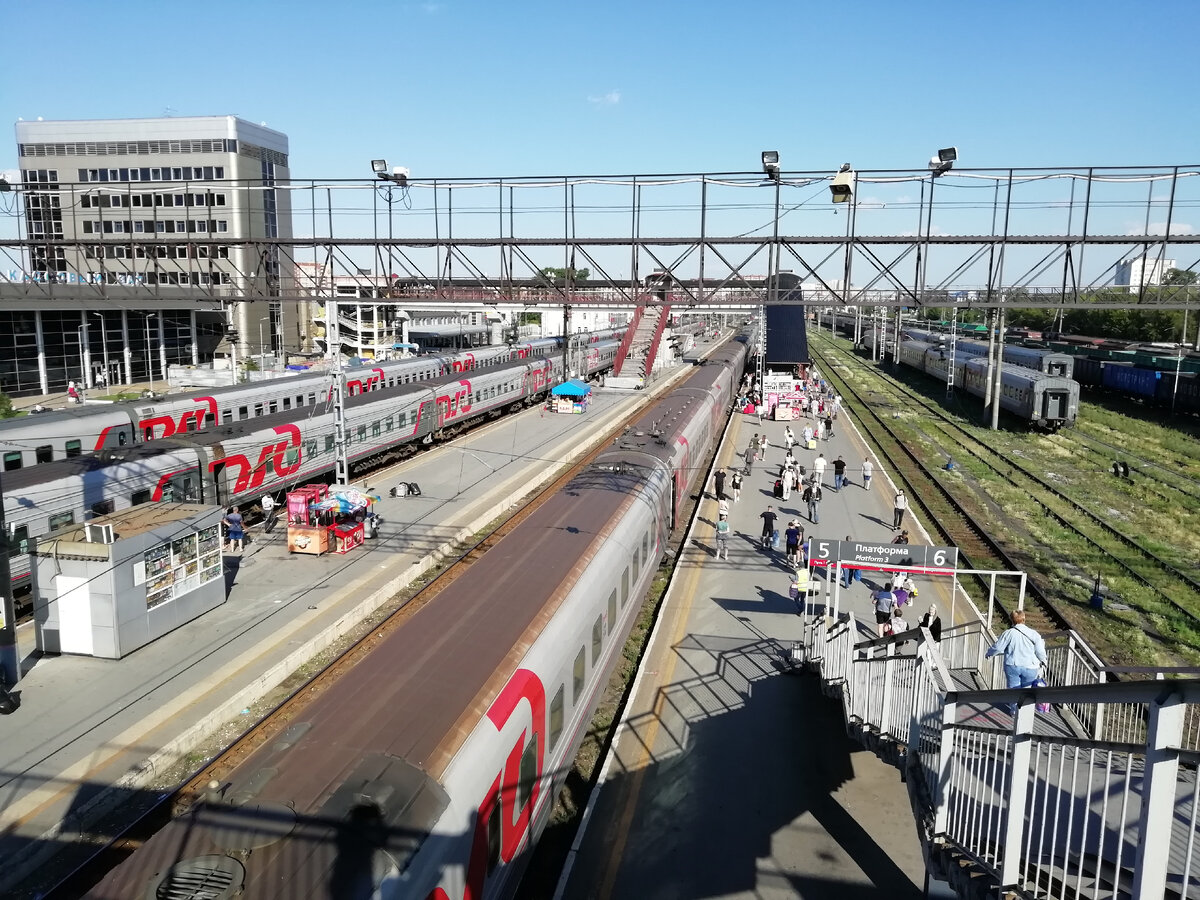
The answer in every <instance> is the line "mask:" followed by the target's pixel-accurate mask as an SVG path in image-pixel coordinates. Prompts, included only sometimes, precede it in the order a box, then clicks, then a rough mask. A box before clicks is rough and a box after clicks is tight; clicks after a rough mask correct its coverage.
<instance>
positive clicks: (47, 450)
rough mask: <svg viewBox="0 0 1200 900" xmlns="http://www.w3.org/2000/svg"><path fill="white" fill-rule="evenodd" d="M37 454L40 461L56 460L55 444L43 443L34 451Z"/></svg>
mask: <svg viewBox="0 0 1200 900" xmlns="http://www.w3.org/2000/svg"><path fill="white" fill-rule="evenodd" d="M34 453H35V454H36V455H37V461H38V463H39V464H40V463H48V462H54V446H53V445H52V444H43V445H42V446H40V447H38V448H37V450H35V451H34Z"/></svg>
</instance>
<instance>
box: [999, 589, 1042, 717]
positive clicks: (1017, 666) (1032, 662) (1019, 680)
mask: <svg viewBox="0 0 1200 900" xmlns="http://www.w3.org/2000/svg"><path fill="white" fill-rule="evenodd" d="M1012 621H1013V627H1012V628H1010V629H1008V631H1006V632H1004V634H1002V635H1000V639H999V640H997V641H996V643H994V644H992V646H991V647H990V648H988V652H987V655H988V657H992V656H996V655H998V654H1001V653H1003V654H1004V677H1005V678H1006V679H1007V680H1008V686H1009V687H1010V688H1023V687H1033V685H1034V682H1035V681H1037V680H1038V677H1039V669H1040V667H1041V666H1044V665H1045V664H1046V642H1045V641H1043V640H1042V636H1041V635H1040V634H1038V633H1037V632H1036V631H1034V630H1033V629H1032V628H1030V627H1029V626H1028V625H1026V624H1025V611H1024V610H1021V609H1018V610H1017V611H1016V612H1014V613H1013V614H1012ZM1008 711H1009V712H1010V713H1012V714H1013V715H1016V712H1017V705H1016V704H1015V703H1010V704H1008Z"/></svg>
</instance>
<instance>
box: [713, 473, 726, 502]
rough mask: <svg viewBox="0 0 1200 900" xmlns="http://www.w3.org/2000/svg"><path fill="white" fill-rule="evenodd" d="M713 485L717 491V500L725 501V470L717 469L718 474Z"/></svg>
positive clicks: (714, 477)
mask: <svg viewBox="0 0 1200 900" xmlns="http://www.w3.org/2000/svg"><path fill="white" fill-rule="evenodd" d="M713 483H714V485H715V486H716V489H717V499H718V500H724V499H725V470H724V469H717V474H716V475H714V476H713Z"/></svg>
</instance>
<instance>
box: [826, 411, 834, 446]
mask: <svg viewBox="0 0 1200 900" xmlns="http://www.w3.org/2000/svg"><path fill="white" fill-rule="evenodd" d="M831 437H833V415H832V414H829V415H826V416H825V440H829V439H830V438H831Z"/></svg>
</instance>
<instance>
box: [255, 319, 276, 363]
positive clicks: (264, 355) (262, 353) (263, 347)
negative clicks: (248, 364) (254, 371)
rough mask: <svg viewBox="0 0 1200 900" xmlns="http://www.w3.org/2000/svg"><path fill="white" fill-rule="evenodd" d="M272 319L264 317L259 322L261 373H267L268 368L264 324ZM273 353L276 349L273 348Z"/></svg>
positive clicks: (259, 361)
mask: <svg viewBox="0 0 1200 900" xmlns="http://www.w3.org/2000/svg"><path fill="white" fill-rule="evenodd" d="M270 319H271V317H270V316H262V317H261V318H260V319H259V320H258V371H260V372H264V371H266V368H267V348H266V345H265V344H264V343H263V330H262V323H263V322H268V321H270ZM271 352H272V354H273V353H274V348H271Z"/></svg>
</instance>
